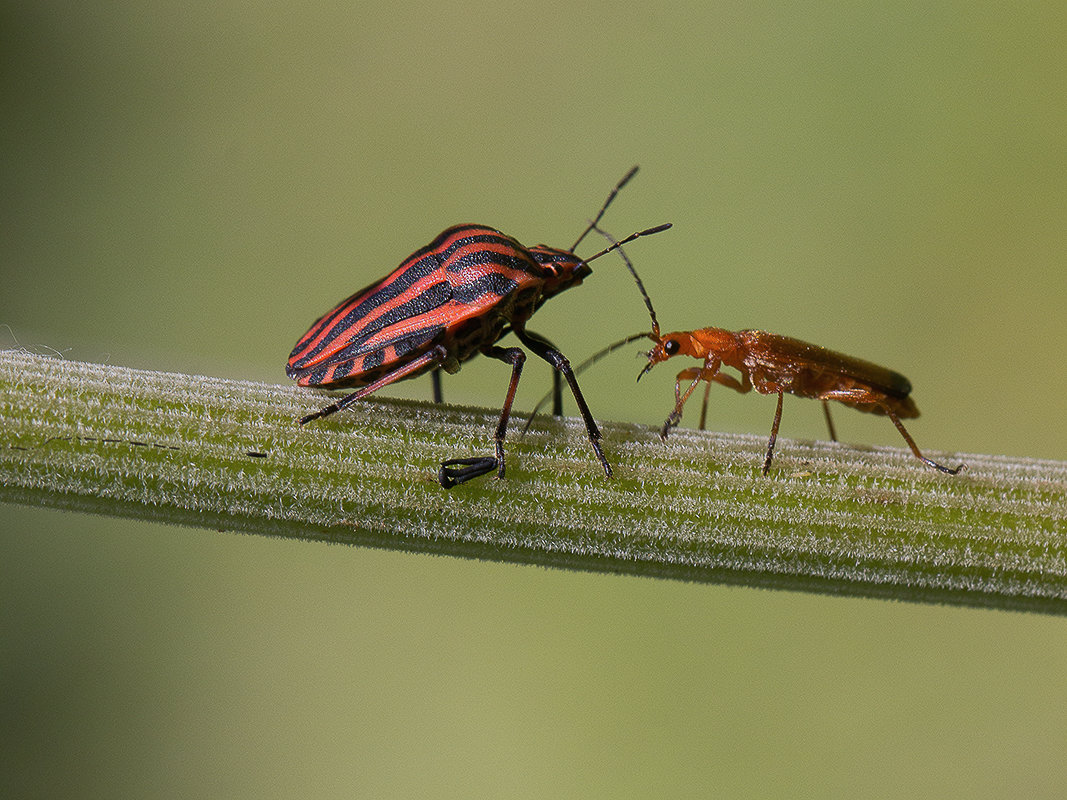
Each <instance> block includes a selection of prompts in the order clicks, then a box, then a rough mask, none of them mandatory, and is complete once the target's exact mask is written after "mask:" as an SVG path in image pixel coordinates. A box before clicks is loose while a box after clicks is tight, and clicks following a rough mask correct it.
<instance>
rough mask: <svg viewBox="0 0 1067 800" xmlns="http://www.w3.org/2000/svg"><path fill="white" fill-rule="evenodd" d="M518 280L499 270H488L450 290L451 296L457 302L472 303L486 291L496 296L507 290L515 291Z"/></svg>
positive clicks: (501, 295) (500, 295) (505, 292)
mask: <svg viewBox="0 0 1067 800" xmlns="http://www.w3.org/2000/svg"><path fill="white" fill-rule="evenodd" d="M518 285H519V283H518V281H514V280H512V279H511V278H509V277H507V276H506V275H503V274H501V273H499V272H490V273H487V274H485V275H482V276H481V277H480V278H478V279H477V280H473V281H469V282H467V283H465V284H463V285H462V286H457V287H455V288H454V289H453V290H452V298H453V299H454V300H455V301H456V302H459V303H473V302H474V301H475V300H477V299H478V298H479V297H481V296H482V295H483V294H485V293H486V292H492V293H493V294H495V295H497V296H498V297H503V296H504V295H506V294H508V293H509V292H513V291H515V288H516V287H517V286H518Z"/></svg>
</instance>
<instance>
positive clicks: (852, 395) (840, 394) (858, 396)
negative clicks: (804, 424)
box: [822, 389, 964, 475]
mask: <svg viewBox="0 0 1067 800" xmlns="http://www.w3.org/2000/svg"><path fill="white" fill-rule="evenodd" d="M822 400H823V402H824V403H825V402H826V401H827V400H838V401H840V402H843V403H870V404H872V405H876V406H879V407H880V408H881V409H882V410H883V411H885V413H886V415H887V416H888V417H889V419H891V420H892V421H893V424H894V425H896V427H897V430H898V431H900V435H901V436H903V437H904V441H905V442H907V443H908V447H909V448H910V449H911V452H912V453H913V454H914V455H915V457H916V458H917V459H919V460H920V461H921V462H923V463H924V464H926V466H928V467H933V468H934V469H936V470H938V471H940V472H944V473H945V474H947V475H956V474H958V473H959V471H960V470H961V469H963V467H964V465H963V464H960V465H959V466H958V467H956V468H955V469H951V468H950V467H946V466H945V465H944V464H938V463H937V462H936V461H934V460H932V459H929V458H927V457H926V456H924V455H923V454H922V452H921V451H920V450H919V447H918V445H916V444H915V440H914V439H912V438H911V434H910V433H908V430H907V428H905V427H904V423H903V422H901V421H900V417H898V416H897V412H895V411H894V410H893V409H892V408H890V407H889V406H888V405H886V404H885V403H883V402H880V401H879V400H878V399H876V398H874V397H872V396H871V395H870V394H869V393H868V392H865V391H863V390H862V389H852V390H848V389H842V390H840V391H834V392H827V393H826V394H824V395H823V396H822Z"/></svg>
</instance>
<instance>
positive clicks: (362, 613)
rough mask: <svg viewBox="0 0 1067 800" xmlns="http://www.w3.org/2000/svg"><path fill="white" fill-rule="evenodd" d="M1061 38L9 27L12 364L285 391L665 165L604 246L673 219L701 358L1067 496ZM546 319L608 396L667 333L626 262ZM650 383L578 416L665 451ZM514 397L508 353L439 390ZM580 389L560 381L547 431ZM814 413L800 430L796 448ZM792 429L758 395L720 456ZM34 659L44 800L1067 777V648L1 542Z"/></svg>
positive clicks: (675, 259)
mask: <svg viewBox="0 0 1067 800" xmlns="http://www.w3.org/2000/svg"><path fill="white" fill-rule="evenodd" d="M1065 45H1067V7H1065V6H1064V5H1063V4H1062V3H1057V2H1047V3H1036V4H1024V5H1018V4H1001V3H975V2H966V3H963V2H957V3H942V4H933V5H931V4H929V3H917V2H916V3H894V4H890V6H889V7H887V6H886V4H882V3H862V2H849V3H842V4H792V3H774V2H764V3H751V2H749V3H663V4H658V5H656V6H654V7H649V6H647V5H641V4H634V3H631V4H611V3H587V4H582V5H580V6H575V4H573V3H543V4H507V3H503V4H502V3H493V4H489V3H477V2H475V3H464V4H449V3H425V2H416V3H407V2H398V3H392V4H382V5H377V6H373V7H370V6H357V5H355V4H349V3H326V4H307V5H293V4H289V3H240V2H232V1H228V0H223V1H222V2H219V1H218V0H215V2H211V3H206V2H184V3H172V2H157V3H154V4H151V5H150V6H145V5H144V4H140V3H122V2H106V1H104V0H101V1H100V2H92V3H86V4H81V5H73V4H66V3H62V4H61V3H51V2H37V3H33V4H25V3H4V4H3V5H2V6H0V64H2V73H0V81H2V84H0V85H2V93H3V94H2V108H0V136H2V144H3V158H2V159H0V177H2V181H3V183H2V189H3V191H2V193H0V203H2V204H3V208H2V213H0V270H2V273H0V275H2V288H0V344H3V345H4V346H12V345H15V344H18V345H21V346H24V347H28V348H30V349H34V350H39V351H51V350H56V351H59V352H61V353H62V354H64V355H65V356H66V357H69V358H74V359H81V360H89V361H108V362H111V363H115V364H121V365H126V366H137V367H147V368H155V369H169V370H181V371H188V372H195V373H204V374H211V375H220V376H227V377H239V378H252V379H260V380H267V381H278V382H280V381H283V380H284V375H283V372H282V365H283V364H284V361H285V358H286V356H287V355H288V353H289V350H290V348H291V346H292V344H293V343H294V342H295V340H296V339H297V338H298V337H299V335H300V334H301V333H303V331H304V330H305V328H306V326H307V324H308V323H309V322H310V321H311V320H312V319H313V318H314V317H316V316H317V315H318V314H320V313H321V312H322V311H324V310H325V309H326V308H327V307H328V306H329V305H331V304H332V303H334V302H336V301H337V300H339V299H341V298H342V297H343V296H345V295H346V294H348V293H349V292H351V291H353V290H355V289H356V288H359V287H360V286H362V285H364V284H366V283H367V282H369V281H370V280H372V279H374V278H377V277H379V276H381V275H383V274H384V273H386V272H387V271H389V270H391V269H392V268H393V267H394V266H395V265H396V264H397V263H399V261H400V260H401V259H402V258H403V257H405V256H406V255H407V254H408V253H410V252H411V251H412V250H414V249H415V248H416V247H418V246H421V245H423V244H425V243H426V242H428V241H429V240H430V239H431V238H432V237H433V236H434V235H435V234H436V233H438V232H439V231H440V230H441V229H442V228H444V227H446V226H448V225H451V224H454V223H458V222H480V223H485V224H489V225H493V226H495V227H498V228H500V229H502V230H504V231H506V232H508V233H510V234H512V235H514V236H515V237H517V238H518V239H519V240H520V241H522V242H525V243H527V244H536V243H540V242H544V243H547V244H551V245H556V246H564V247H566V246H569V244H570V243H571V242H572V241H573V239H574V238H575V236H576V235H577V233H578V232H579V231H580V230H581V228H582V225H583V224H584V221H585V220H586V219H587V218H588V217H589V216H590V215H591V214H593V213H594V212H595V211H596V209H597V208H598V207H599V204H600V202H601V201H602V200H603V198H604V196H605V194H606V192H607V191H608V190H609V189H610V187H611V186H612V185H614V183H615V181H617V180H618V178H619V177H621V176H622V174H623V173H624V172H625V171H626V170H627V169H628V168H629V167H630V166H631V165H632V164H633V163H640V164H641V166H642V172H641V173H640V175H639V176H638V177H637V179H636V180H635V181H634V182H633V183H632V184H630V185H629V186H628V187H627V188H626V190H625V192H624V194H622V195H621V196H620V197H619V199H618V201H617V203H616V205H615V206H614V207H613V208H612V210H611V212H610V214H609V216H608V217H607V218H606V220H605V224H606V225H607V226H608V228H609V229H610V230H611V231H612V232H614V233H615V234H616V235H617V236H622V235H625V234H626V233H629V232H631V231H632V230H635V229H638V228H641V227H647V226H649V225H652V224H655V223H659V222H663V221H667V220H670V221H673V222H674V223H675V226H676V228H675V230H673V231H671V232H670V233H667V234H663V235H661V236H658V237H656V238H655V239H650V240H647V241H642V242H639V243H637V244H635V245H634V246H633V247H632V249H631V250H630V253H631V255H632V257H633V258H634V260H635V261H636V263H637V265H638V267H639V269H640V270H641V271H642V274H643V276H644V278H645V281H646V283H647V285H648V288H649V291H650V292H651V294H652V296H653V299H654V300H655V302H656V304H657V308H658V311H659V315H660V318H661V320H662V322H663V324H664V325H665V326H666V327H667V328H692V327H699V326H703V325H721V326H724V327H735V328H740V327H763V328H767V329H769V330H772V331H776V332H780V333H786V334H790V335H793V336H798V337H802V338H805V339H808V340H810V341H814V342H817V343H819V344H822V345H824V346H827V347H832V348H835V349H839V350H843V351H845V352H848V353H850V354H854V355H856V356H860V357H863V358H867V359H870V360H874V361H878V362H880V363H884V364H886V365H887V366H890V367H892V368H894V369H897V370H900V371H902V372H904V373H905V374H907V375H908V376H909V378H910V379H911V380H912V382H913V384H914V385H915V387H916V390H915V395H916V398H917V400H918V404H919V406H920V408H921V409H922V411H923V417H922V418H921V419H920V420H917V421H916V422H915V423H914V424H913V425H912V426H911V430H912V432H913V433H914V435H915V437H916V439H917V440H918V442H919V443H920V445H921V446H923V447H925V448H928V449H931V450H950V451H959V452H984V453H1004V454H1010V455H1018V456H1035V457H1042V458H1056V459H1062V458H1064V457H1065V456H1067V426H1065V425H1064V424H1063V407H1064V401H1063V397H1064V392H1065V390H1067V379H1065V370H1064V367H1063V354H1064V351H1065V346H1067V326H1065V325H1064V305H1065V300H1067V280H1065V278H1064V272H1063V268H1062V265H1063V260H1064V254H1065V253H1067V225H1065V224H1064V221H1065V218H1067V135H1065V131H1067V100H1065V98H1067V92H1065V91H1064V87H1065V86H1067V61H1065V59H1064V56H1063V54H1064V48H1065ZM586 246H587V247H588V248H589V250H588V251H585V252H587V253H588V252H592V249H593V248H594V247H596V246H599V243H593V244H590V245H586ZM534 323H535V324H533V325H531V327H532V328H533V329H534V330H536V331H539V332H542V333H544V334H545V335H547V336H549V337H550V338H552V339H553V340H554V341H555V342H557V343H558V344H559V345H560V347H561V348H562V349H563V351H564V352H565V353H567V354H568V355H570V356H571V357H572V358H573V359H580V358H581V357H583V356H584V355H586V354H588V353H590V352H592V351H593V350H595V349H597V348H599V347H601V346H602V345H604V344H606V343H607V342H609V341H612V340H613V339H615V338H618V337H620V336H621V335H624V334H626V333H630V332H633V331H636V330H641V329H643V328H644V327H646V326H647V317H646V316H645V314H644V309H643V307H642V305H641V302H640V299H639V297H638V295H637V293H636V291H635V290H634V288H633V285H632V283H631V282H630V280H629V278H627V277H626V276H625V274H624V273H623V271H622V269H621V265H620V264H619V263H618V262H615V261H611V260H609V259H604V260H603V261H600V262H598V263H597V265H596V272H595V274H594V275H593V277H591V278H590V279H589V280H588V281H587V282H586V284H585V285H584V286H583V287H580V288H579V289H577V290H575V291H573V292H569V293H566V294H564V295H562V296H560V297H559V298H557V299H555V300H553V301H552V303H551V304H549V305H548V306H546V307H545V308H544V309H542V310H541V311H540V312H539V313H538V315H537V316H536V317H535V320H534ZM634 349H635V351H636V349H637V348H636V346H635V348H634ZM637 369H638V362H637V360H636V359H635V358H633V357H632V356H630V355H629V354H622V355H618V356H616V357H614V359H613V360H612V361H609V362H607V363H606V364H604V365H602V366H601V367H599V368H598V369H597V370H595V371H593V372H590V373H588V375H587V377H585V378H584V379H583V386H584V388H585V391H586V395H587V397H588V398H589V401H590V404H591V406H592V408H593V410H594V412H595V413H596V414H597V415H598V416H599V417H601V418H604V419H625V420H632V421H641V422H647V423H658V422H660V421H661V420H662V419H663V417H664V416H665V414H666V412H667V411H668V410H669V407H670V401H671V385H672V370H670V369H667V368H661V369H663V372H662V373H660V372H658V371H657V373H653V375H652V376H651V378H650V379H648V380H645V381H642V383H641V384H640V385H639V386H634V384H633V376H634V375H635V374H636V372H637ZM506 381H507V369H506V367H503V366H502V365H500V364H499V363H496V362H492V361H488V360H485V361H479V360H475V361H474V362H471V363H470V364H468V365H467V366H465V367H464V369H463V372H462V373H461V374H460V375H459V376H457V377H455V378H450V379H448V380H447V381H446V387H445V388H446V398H447V399H449V400H451V401H454V402H463V403H471V404H479V405H485V406H493V407H496V406H497V405H498V404H499V402H500V400H501V399H502V397H503V393H504V389H505V386H506ZM547 382H548V369H547V367H543V366H542V365H540V364H537V365H531V366H530V367H529V368H528V371H527V377H526V379H525V384H524V386H523V387H522V389H521V390H520V398H519V401H518V402H519V407H520V408H529V407H530V406H531V405H532V404H533V403H534V402H535V401H536V399H537V398H538V397H539V396H540V394H541V393H542V392H543V391H544V389H545V388H546V387H547ZM391 392H392V393H393V394H397V395H403V396H411V397H420V398H423V397H425V398H428V396H429V386H428V383H427V382H426V381H416V382H410V383H406V384H402V385H400V386H398V387H395V388H394V389H392V390H391ZM820 413H821V412H820V411H819V408H818V404H815V403H804V402H801V401H799V400H794V401H793V402H787V404H786V412H785V419H784V421H783V426H782V432H783V436H787V437H798V438H819V437H823V436H824V435H825V434H824V430H823V427H822V421H821V418H820ZM772 414H773V399H772V398H766V397H755V396H747V397H741V396H737V395H734V394H732V393H729V392H727V391H725V390H722V391H717V392H715V393H714V402H713V406H712V412H711V417H712V419H711V426H712V427H714V428H716V429H720V430H730V431H746V432H753V433H764V432H765V431H766V430H767V429H768V427H769V424H770V419H771V416H772ZM692 416H693V415H692V414H691V415H690V417H692ZM836 421H837V425H838V431H839V434H840V435H841V436H842V438H843V439H844V440H845V441H856V442H865V443H875V444H892V445H899V444H900V442H899V441H898V439H897V436H896V433H895V432H894V431H893V430H892V428H891V426H889V425H888V424H887V423H886V422H885V420H884V419H878V418H874V417H866V416H861V415H858V414H849V413H847V412H845V411H842V412H841V413H838V414H837V416H836ZM686 422H687V423H689V424H692V422H693V420H692V419H691V418H687V421H686ZM683 424H686V423H683ZM486 436H487V437H488V436H489V432H488V431H487V432H486ZM608 452H609V454H610V443H609V445H608ZM513 488H514V491H516V492H521V491H523V490H524V489H523V485H522V482H521V480H519V479H516V480H515V483H514V487H513ZM0 637H2V638H0V651H2V652H0V709H2V711H0V781H2V782H3V784H2V785H0V793H3V794H4V795H5V796H26V795H31V794H32V795H35V796H67V797H75V796H78V797H83V796H84V797H91V796H108V797H120V796H125V797H146V798H147V797H176V796H218V797H269V796H276V797H294V796H301V797H352V796H357V797H358V796H380V797H396V796H412V797H415V796H418V797H436V796H441V797H448V796H454V797H472V796H473V797H478V796H503V797H513V796H515V797H522V796H564V797H569V796H572V797H591V796H605V797H620V796H638V797H646V796H703V795H707V794H717V795H721V796H797V795H802V794H808V793H810V794H813V795H815V796H840V797H856V796H862V797H900V796H916V797H921V796H968V797H1005V796H1018V795H1022V794H1025V795H1027V796H1031V797H1041V796H1047V797H1053V796H1060V793H1061V792H1062V787H1063V785H1064V781H1065V780H1067V767H1065V766H1064V759H1063V753H1064V751H1065V748H1067V714H1065V713H1064V709H1065V708H1067V681H1065V680H1064V675H1065V672H1067V623H1065V622H1064V620H1062V619H1058V618H1044V617H1039V616H1032V615H1025V614H1010V613H1001V612H987V611H978V610H966V609H950V608H940V607H917V606H910V605H899V604H891V603H885V602H876V601H863V600H851V599H835V598H828V597H815V596H807V595H798V594H792V593H787V592H768V591H759V590H749V589H740V588H722V587H715V586H699V585H687V584H682V583H669V582H661V581H654V580H649V579H640V578H629V577H612V576H602V575H586V574H578V573H568V572H561V571H551V570H544V569H538V568H530V567H517V566H511V565H500V564H484V563H477V562H468V561H462V560H457V559H450V558H440V557H432V556H423V555H406V554H399V553H383V552H377V551H371V550H361V549H355V548H346V547H337V546H335V547H330V546H326V545H322V544H306V543H300V542H288V541H275V540H270V539H264V538H259V537H250V536H237V535H232V534H219V533H215V532H210V531H203V530H186V529H175V528H165V527H161V526H155V525H148V524H139V523H134V522H129V521H116V520H110V519H100V518H94V517H86V516H78V515H73V514H63V513H58V512H51V511H45V510H39V509H24V508H18V507H14V506H3V507H0Z"/></svg>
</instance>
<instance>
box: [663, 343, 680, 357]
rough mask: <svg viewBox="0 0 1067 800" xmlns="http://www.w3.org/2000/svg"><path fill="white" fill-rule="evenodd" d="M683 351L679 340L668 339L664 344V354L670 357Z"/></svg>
mask: <svg viewBox="0 0 1067 800" xmlns="http://www.w3.org/2000/svg"><path fill="white" fill-rule="evenodd" d="M681 349H682V345H681V344H680V343H679V342H678V340H677V339H668V340H667V341H665V342H664V343H663V352H664V353H666V354H667V355H669V356H673V355H675V354H677V352H678V351H679V350H681Z"/></svg>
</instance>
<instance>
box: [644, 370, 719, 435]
mask: <svg viewBox="0 0 1067 800" xmlns="http://www.w3.org/2000/svg"><path fill="white" fill-rule="evenodd" d="M720 363H721V362H719V361H708V362H707V363H705V364H704V366H703V367H690V368H689V369H683V370H682V371H681V372H679V373H678V376H677V377H676V378H675V380H674V398H675V404H674V410H673V411H672V412H671V413H670V414H669V415H668V417H667V420H666V422H664V423H663V428H662V429H661V430H660V432H659V435H660V436H662V437H663V438H664V439H666V438H667V434H668V433H669V432H670V429H671V428H673V427H675V426H676V425H677V424H678V423H679V422H681V419H682V409H683V408H684V407H685V403H686V401H687V400H688V399H689V397H690V396H691V395H692V394H693V390H694V389H696V388H697V384H698V383H700V382H701V381H708V385H709V386H710V385H711V381H713V380H716V378H717V373H718V371H719V365H720ZM682 381H692V382H691V383H690V384H689V387H688V388H687V389H686V390H685V392H684V393H683V392H682Z"/></svg>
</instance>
